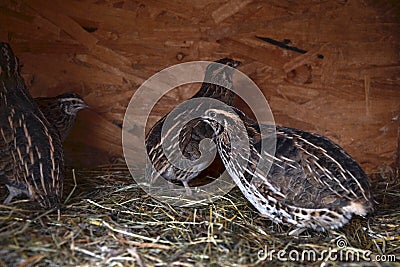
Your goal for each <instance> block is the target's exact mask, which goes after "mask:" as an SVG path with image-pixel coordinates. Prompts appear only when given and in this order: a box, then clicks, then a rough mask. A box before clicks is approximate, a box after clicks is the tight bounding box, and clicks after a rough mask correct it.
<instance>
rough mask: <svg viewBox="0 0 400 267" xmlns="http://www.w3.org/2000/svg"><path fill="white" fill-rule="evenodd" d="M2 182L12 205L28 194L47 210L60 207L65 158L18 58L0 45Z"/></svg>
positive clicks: (0, 171) (0, 150)
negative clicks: (22, 73)
mask: <svg viewBox="0 0 400 267" xmlns="http://www.w3.org/2000/svg"><path fill="white" fill-rule="evenodd" d="M0 68H1V69H0V71H1V73H0V183H3V184H5V185H6V186H7V188H8V190H9V192H10V194H9V196H8V197H7V198H6V200H5V201H4V203H5V204H8V203H9V202H10V201H11V200H12V199H13V198H14V197H15V196H18V195H26V196H27V197H29V198H30V199H31V200H33V201H36V202H38V203H39V204H40V205H41V206H42V207H44V208H53V207H58V206H59V204H60V200H61V197H62V188H63V179H64V159H63V149H62V146H61V140H60V137H59V135H58V133H57V130H56V129H55V128H53V127H52V126H51V125H50V124H49V122H48V121H47V119H46V118H45V117H44V115H43V113H42V112H41V111H40V109H39V107H38V105H37V104H36V102H35V101H34V100H33V98H32V97H31V95H30V94H29V92H28V90H27V88H26V86H25V83H24V80H23V78H22V77H21V75H20V69H19V63H18V59H17V58H16V57H15V56H14V53H13V51H12V49H11V47H10V46H9V44H7V43H0Z"/></svg>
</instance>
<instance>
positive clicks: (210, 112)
mask: <svg viewBox="0 0 400 267" xmlns="http://www.w3.org/2000/svg"><path fill="white" fill-rule="evenodd" d="M208 115H209V116H210V117H211V118H215V117H217V113H215V111H209V112H208Z"/></svg>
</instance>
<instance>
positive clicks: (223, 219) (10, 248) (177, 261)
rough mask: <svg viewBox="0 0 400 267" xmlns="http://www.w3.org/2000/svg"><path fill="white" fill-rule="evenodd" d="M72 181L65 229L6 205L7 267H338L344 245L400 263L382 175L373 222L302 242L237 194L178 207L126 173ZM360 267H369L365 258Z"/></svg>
mask: <svg viewBox="0 0 400 267" xmlns="http://www.w3.org/2000/svg"><path fill="white" fill-rule="evenodd" d="M69 173H70V176H71V177H70V178H69V179H68V180H67V184H66V194H65V195H66V196H67V201H66V204H65V208H64V209H63V210H62V212H61V217H60V219H59V220H58V218H57V217H58V216H57V213H48V212H42V211H39V210H35V207H32V206H31V205H29V204H28V203H26V202H23V201H22V202H21V203H16V204H15V205H14V206H1V209H0V259H1V260H0V265H1V266H4V265H5V266H17V265H19V266H32V265H40V266H42V265H51V266H54V265H58V266H66V265H69V266H70V265H80V266H105V265H107V266H126V265H132V264H133V265H135V266H199V265H203V266H210V265H215V266H233V265H237V264H242V265H250V266H258V265H260V264H262V263H266V264H270V263H273V264H285V265H289V266H298V264H299V263H296V262H293V261H290V260H289V261H285V262H282V261H279V258H278V255H277V252H278V251H279V250H286V251H287V253H289V252H290V251H295V252H292V253H298V254H299V255H300V256H301V254H302V253H315V257H316V260H315V261H307V260H306V261H303V262H300V263H302V264H303V265H308V266H309V265H311V264H312V265H321V264H334V265H335V266H340V265H344V264H345V263H346V262H345V258H343V260H342V261H340V260H339V261H333V260H330V259H327V254H326V253H327V251H329V249H331V251H332V250H333V249H337V248H338V244H343V242H345V244H346V247H344V248H343V249H339V250H338V251H339V253H342V255H344V254H346V253H348V254H349V253H354V252H357V253H359V254H358V255H367V256H368V257H370V258H371V259H374V258H375V257H376V256H377V255H387V256H388V255H395V257H397V258H396V259H397V261H399V256H398V255H399V253H398V250H399V247H400V225H399V224H398V221H399V220H400V209H399V205H398V199H399V197H400V195H399V189H400V180H399V175H398V173H394V172H390V171H389V172H388V173H387V174H384V173H381V174H375V175H376V176H377V177H375V178H376V179H374V181H376V182H374V184H373V189H374V192H375V196H376V199H377V201H378V202H379V205H377V209H376V213H375V215H374V217H373V218H370V219H362V218H354V219H353V220H352V221H351V223H350V224H349V225H347V226H346V227H344V228H342V229H339V230H337V231H330V232H328V233H317V232H312V231H304V232H302V233H300V234H299V235H298V236H288V233H289V232H290V231H292V230H294V229H292V228H288V227H283V226H280V225H276V224H273V223H272V222H271V221H269V220H267V219H264V218H262V217H261V216H260V215H259V214H258V213H257V212H256V211H255V210H254V209H253V208H251V205H250V204H249V203H248V202H247V201H246V199H245V198H244V197H243V196H242V194H241V192H240V191H239V190H238V189H237V188H236V189H234V190H233V191H231V192H230V193H229V194H227V195H226V196H225V197H224V198H222V199H220V200H218V201H216V202H214V203H212V204H210V205H207V206H204V207H199V208H180V207H173V206H168V205H166V204H165V203H161V202H158V201H157V200H154V199H153V198H151V197H150V196H149V195H147V194H146V193H145V192H144V191H142V189H140V188H139V187H138V186H137V185H136V184H135V183H134V182H133V179H132V178H131V176H130V175H129V173H128V172H127V170H126V168H125V167H124V166H118V165H113V166H104V167H101V168H97V169H92V170H82V171H77V172H75V175H74V176H73V175H72V171H69ZM74 179H75V181H76V182H77V184H76V185H75V184H74V182H73V181H74ZM377 181H380V182H377ZM4 190H5V188H0V191H1V193H3V191H4ZM1 195H4V194H1ZM339 242H340V243H339ZM272 250H274V251H275V253H274V252H272V254H270V255H271V256H269V255H268V256H266V257H265V258H264V256H265V253H264V252H265V251H267V252H270V253H271V251H272ZM310 251H313V252H310ZM323 251H326V252H324V253H325V254H322V253H323ZM368 251H371V253H369V252H368ZM60 255H63V257H60ZM293 255H294V257H295V255H296V254H293ZM313 255H314V254H313ZM338 255H340V254H338ZM361 257H362V256H360V258H361ZM360 262H361V263H363V264H368V263H367V261H366V260H363V259H362V258H361V259H360ZM347 263H348V262H347Z"/></svg>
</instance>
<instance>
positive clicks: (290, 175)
mask: <svg viewBox="0 0 400 267" xmlns="http://www.w3.org/2000/svg"><path fill="white" fill-rule="evenodd" d="M233 110H234V112H227V111H224V110H218V109H209V110H207V112H206V114H205V116H204V120H205V121H207V122H208V123H210V125H211V126H212V128H213V130H214V133H215V136H214V140H215V142H216V144H217V147H218V152H219V154H220V157H221V159H222V162H223V163H224V165H225V167H226V170H227V172H228V173H229V174H230V176H231V177H232V179H233V180H234V182H235V183H236V184H237V185H238V187H239V188H240V190H241V191H242V192H243V194H244V195H245V197H246V198H247V199H248V200H249V202H250V203H251V204H252V205H253V206H254V207H255V208H256V209H257V210H258V211H259V212H260V213H261V214H262V215H263V216H265V217H267V218H269V219H271V220H273V221H274V222H277V223H282V224H286V225H294V226H295V227H296V228H297V229H304V228H312V229H314V230H317V231H325V230H326V229H336V228H339V227H342V226H343V225H344V224H346V223H347V222H349V220H350V219H351V218H352V216H353V215H360V216H366V215H367V214H368V213H372V212H373V204H374V200H373V196H372V192H371V187H370V183H369V180H368V177H367V175H366V174H365V173H364V171H363V170H362V168H361V167H360V166H359V165H358V163H357V162H356V161H354V160H353V159H352V158H351V156H350V155H349V154H347V153H346V152H345V151H344V150H343V149H342V148H341V147H340V146H339V145H337V144H335V143H334V142H332V141H331V140H329V139H328V138H326V137H323V136H321V135H318V134H314V133H310V132H305V131H302V130H298V129H293V128H287V127H282V126H276V127H275V126H271V125H259V124H258V123H257V122H255V121H253V120H252V119H251V118H249V117H248V116H247V115H246V114H244V113H243V112H241V111H240V110H238V109H236V108H233ZM242 122H243V124H242V125H244V128H245V129H246V130H245V131H241V130H240V129H239V127H238V126H237V125H239V124H240V123H242ZM261 127H265V128H264V129H266V130H267V131H266V132H267V135H266V136H262V135H261V132H260V129H261ZM228 129H229V131H228ZM271 129H272V131H271ZM264 134H265V133H264ZM232 135H235V137H236V138H239V139H240V140H242V139H244V138H245V135H247V136H248V138H249V153H248V159H246V160H245V163H244V164H243V163H239V161H238V159H240V158H242V159H243V155H244V153H245V150H243V147H239V146H238V145H236V144H234V143H232V142H230V136H232ZM272 135H274V137H276V139H275V140H276V149H275V154H274V155H271V154H269V153H270V152H266V151H261V148H260V147H261V142H263V141H264V142H266V144H267V146H268V145H271V142H272V141H274V138H271V137H273V136H272ZM260 159H263V160H264V162H270V163H271V168H270V170H269V172H268V170H263V168H262V167H261V168H260V166H259V165H257V163H258V162H259V161H260Z"/></svg>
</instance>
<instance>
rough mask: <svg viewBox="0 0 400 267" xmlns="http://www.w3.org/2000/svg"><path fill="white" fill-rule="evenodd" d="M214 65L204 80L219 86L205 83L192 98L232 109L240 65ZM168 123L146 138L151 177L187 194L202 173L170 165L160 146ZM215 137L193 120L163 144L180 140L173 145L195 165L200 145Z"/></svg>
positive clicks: (231, 62)
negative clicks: (179, 186)
mask: <svg viewBox="0 0 400 267" xmlns="http://www.w3.org/2000/svg"><path fill="white" fill-rule="evenodd" d="M215 62H216V63H211V64H210V65H208V67H207V69H206V73H205V80H207V81H211V82H216V83H218V84H220V85H218V84H214V83H207V82H203V84H202V86H201V88H200V90H199V91H198V92H197V93H196V94H195V95H194V96H193V97H192V98H199V97H209V98H213V99H217V100H219V101H221V102H223V103H226V104H228V105H232V103H233V99H234V93H233V92H232V91H231V90H229V89H233V83H232V76H233V72H234V69H235V68H236V67H238V66H239V65H240V62H239V61H235V60H233V59H230V58H223V59H220V60H218V61H215ZM221 85H223V86H221ZM165 119H166V116H164V117H163V118H162V119H160V120H159V121H158V122H157V123H156V124H155V125H154V126H153V127H152V128H151V130H150V131H149V133H148V134H147V136H146V149H147V153H148V156H149V159H150V161H151V163H152V165H153V167H154V169H155V171H156V173H155V172H154V171H153V172H152V173H151V176H155V177H156V178H158V177H159V176H161V177H163V178H165V179H166V180H168V181H170V182H173V183H181V184H183V185H184V186H185V188H186V189H187V192H188V193H190V190H189V189H188V188H189V186H188V183H189V181H190V180H191V179H193V178H195V177H196V176H198V174H199V173H200V172H199V171H188V170H182V169H180V168H177V167H176V166H175V165H173V164H172V163H171V162H169V161H168V159H167V157H166V156H165V154H164V153H165V152H164V150H163V147H162V142H161V129H162V127H163V125H164V122H165ZM212 135H213V130H212V128H211V127H210V126H209V125H208V124H207V123H205V122H203V121H202V120H201V119H194V120H192V121H190V122H189V123H188V124H186V125H185V126H184V127H183V128H182V131H181V132H180V134H179V136H167V137H166V138H165V139H164V140H168V139H170V141H171V140H172V139H174V138H175V139H177V141H176V142H172V143H173V145H174V146H176V149H180V151H182V155H183V156H184V157H185V158H187V159H188V160H191V161H194V160H196V159H199V158H200V156H201V155H200V149H199V144H200V141H201V140H203V139H205V138H206V139H207V138H211V137H212ZM153 179H154V177H153Z"/></svg>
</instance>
